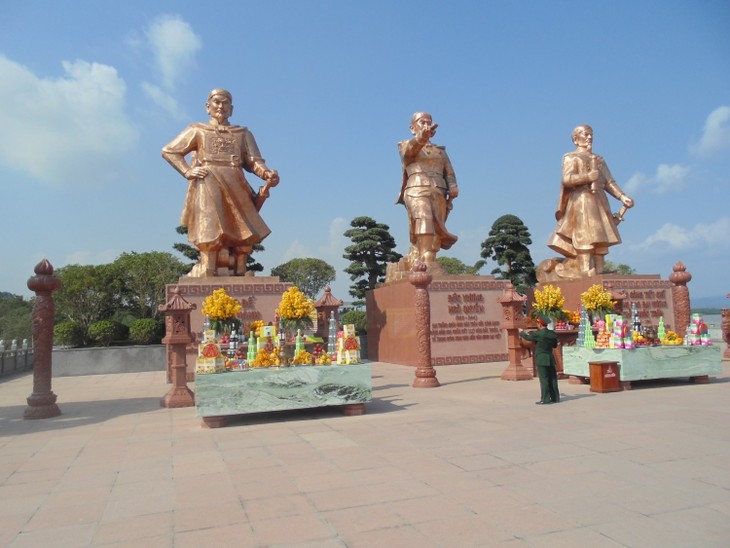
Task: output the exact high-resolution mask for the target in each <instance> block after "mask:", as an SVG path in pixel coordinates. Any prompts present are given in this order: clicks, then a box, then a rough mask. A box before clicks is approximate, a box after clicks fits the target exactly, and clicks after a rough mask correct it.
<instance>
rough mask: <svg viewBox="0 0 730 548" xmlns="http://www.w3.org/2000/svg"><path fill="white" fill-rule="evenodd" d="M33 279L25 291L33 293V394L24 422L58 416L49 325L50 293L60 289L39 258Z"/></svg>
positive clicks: (51, 314)
mask: <svg viewBox="0 0 730 548" xmlns="http://www.w3.org/2000/svg"><path fill="white" fill-rule="evenodd" d="M35 274H36V275H35V276H31V277H30V278H28V289H30V290H31V291H34V292H35V294H36V298H35V303H34V304H33V346H34V350H33V351H34V360H35V363H34V365H33V393H32V394H31V395H30V396H29V397H28V400H27V401H28V407H27V408H26V409H25V412H24V413H23V418H24V419H47V418H49V417H56V416H58V415H60V414H61V410H60V409H59V408H58V405H56V394H54V393H53V391H52V390H51V377H52V376H53V363H52V362H53V322H54V317H55V315H56V303H55V302H53V295H52V293H53V292H54V291H56V289H58V288H59V287H61V280H59V279H58V278H56V277H55V276H54V275H53V266H52V265H51V263H50V262H48V260H47V259H43V260H42V261H41V262H40V263H38V264H37V265H36V267H35Z"/></svg>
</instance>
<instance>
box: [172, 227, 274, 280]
mask: <svg viewBox="0 0 730 548" xmlns="http://www.w3.org/2000/svg"><path fill="white" fill-rule="evenodd" d="M175 232H177V233H178V234H187V233H188V227H186V226H182V225H180V226H178V227H177V228H176V229H175ZM172 248H173V249H174V250H176V251H178V252H180V253H182V254H183V255H184V256H185V257H187V258H188V259H190V260H191V261H193V262H192V263H189V264H187V265H186V268H187V270H186V271H185V273H188V272H190V270H191V269H192V268H193V266H194V265H195V263H197V262H198V261H199V260H200V251H198V250H197V249H196V248H195V247H193V246H192V245H190V244H188V243H182V242H178V243H175V244H173V245H172ZM263 250H264V246H263V245H261V244H260V243H258V244H253V250H252V252H251V254H250V255H249V256H248V258H247V259H246V270H248V271H249V272H263V271H264V267H263V265H261V264H260V263H258V262H257V261H256V259H254V258H253V254H254V253H257V252H258V253H260V252H262V251H263Z"/></svg>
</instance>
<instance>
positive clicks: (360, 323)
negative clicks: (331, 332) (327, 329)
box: [340, 310, 368, 335]
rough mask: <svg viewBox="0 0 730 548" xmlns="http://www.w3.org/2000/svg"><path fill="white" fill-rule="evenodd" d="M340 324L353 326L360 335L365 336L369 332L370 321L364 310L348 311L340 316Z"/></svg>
mask: <svg viewBox="0 0 730 548" xmlns="http://www.w3.org/2000/svg"><path fill="white" fill-rule="evenodd" d="M340 323H342V325H345V324H350V323H351V324H353V325H354V326H355V333H357V334H358V335H365V334H367V332H368V320H367V317H366V315H365V311H364V310H348V311H347V312H345V313H344V314H343V315H342V316H340Z"/></svg>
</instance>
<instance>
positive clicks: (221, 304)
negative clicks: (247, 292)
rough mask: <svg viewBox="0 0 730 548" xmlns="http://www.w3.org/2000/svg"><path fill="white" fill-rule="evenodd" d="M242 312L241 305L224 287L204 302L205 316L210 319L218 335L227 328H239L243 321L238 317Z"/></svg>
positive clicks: (203, 310)
mask: <svg viewBox="0 0 730 548" xmlns="http://www.w3.org/2000/svg"><path fill="white" fill-rule="evenodd" d="M240 311H241V303H239V302H238V301H237V300H236V299H234V298H233V297H231V296H230V295H229V294H228V293H226V290H225V289H223V288H222V287H221V288H220V289H216V290H215V291H213V294H212V295H208V296H207V297H206V298H205V300H203V309H202V312H203V315H204V316H208V318H210V324H211V327H212V328H213V329H215V332H216V333H222V332H224V331H225V330H226V328H234V327H236V328H237V327H239V326H240V325H241V320H239V319H238V318H236V315H237V314H238V313H239V312H240Z"/></svg>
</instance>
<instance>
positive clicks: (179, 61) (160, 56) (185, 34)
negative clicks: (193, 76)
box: [145, 15, 203, 90]
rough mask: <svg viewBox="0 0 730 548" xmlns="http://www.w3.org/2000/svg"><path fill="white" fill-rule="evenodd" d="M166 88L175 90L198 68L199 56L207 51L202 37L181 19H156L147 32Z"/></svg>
mask: <svg viewBox="0 0 730 548" xmlns="http://www.w3.org/2000/svg"><path fill="white" fill-rule="evenodd" d="M145 36H146V37H147V43H148V45H149V47H150V49H151V50H152V54H153V56H154V59H155V65H156V66H157V69H158V70H159V71H160V76H161V78H162V85H163V87H164V88H165V89H167V90H173V89H175V85H176V83H177V82H178V80H180V78H181V77H182V76H184V75H185V74H187V73H188V71H189V70H190V69H191V68H192V67H193V66H194V64H195V54H196V53H197V52H198V51H199V50H200V49H201V48H202V47H203V42H202V40H201V39H200V37H199V36H198V35H197V34H195V32H194V31H193V29H192V27H191V26H190V25H189V24H188V23H186V22H185V21H184V20H183V18H182V17H180V16H179V15H162V16H160V17H158V18H156V19H155V20H154V21H153V22H152V23H151V24H150V26H149V27H148V28H147V30H146V32H145Z"/></svg>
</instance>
